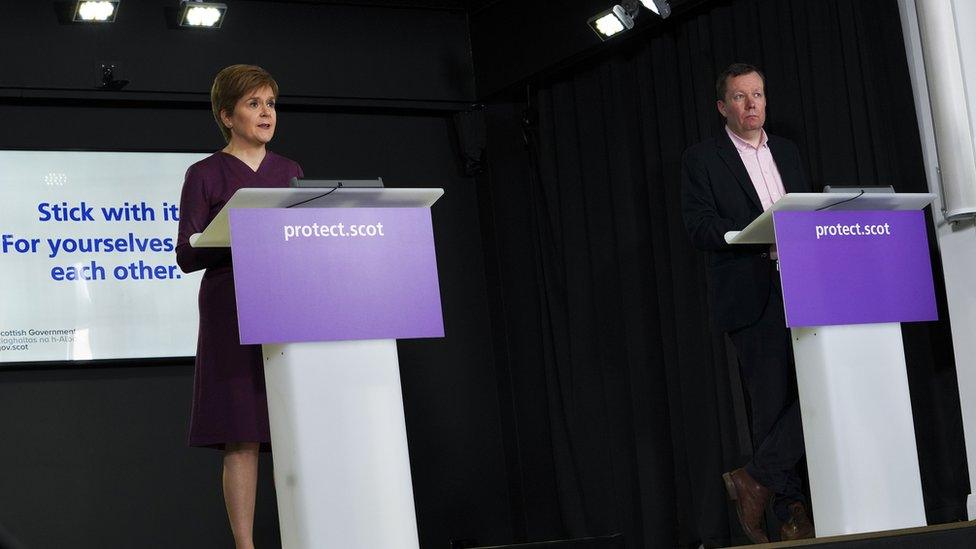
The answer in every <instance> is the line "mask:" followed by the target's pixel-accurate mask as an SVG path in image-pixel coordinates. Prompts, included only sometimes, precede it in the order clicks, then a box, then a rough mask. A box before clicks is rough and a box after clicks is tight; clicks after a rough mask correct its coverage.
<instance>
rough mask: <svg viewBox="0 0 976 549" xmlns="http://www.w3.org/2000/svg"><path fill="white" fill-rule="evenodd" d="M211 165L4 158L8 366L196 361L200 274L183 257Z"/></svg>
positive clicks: (116, 155) (81, 157) (48, 155)
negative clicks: (183, 241) (191, 170)
mask: <svg viewBox="0 0 976 549" xmlns="http://www.w3.org/2000/svg"><path fill="white" fill-rule="evenodd" d="M206 156H207V154H204V153H144V152H81V151H0V291H2V292H3V295H2V297H0V365H8V366H9V365H12V363H28V365H30V364H29V363H50V362H52V361H54V362H75V361H98V360H112V359H140V358H159V357H184V356H192V355H193V354H194V352H195V345H196V331H197V304H196V294H197V289H198V288H199V285H200V276H201V273H193V274H191V275H186V274H183V273H182V272H181V271H180V270H179V268H178V267H177V266H176V254H175V252H174V247H175V245H176V232H177V224H178V220H179V199H180V190H181V187H182V184H183V176H184V173H185V172H186V169H187V167H189V166H190V164H192V163H194V162H196V161H198V160H200V159H202V158H205V157H206ZM77 364H82V362H77Z"/></svg>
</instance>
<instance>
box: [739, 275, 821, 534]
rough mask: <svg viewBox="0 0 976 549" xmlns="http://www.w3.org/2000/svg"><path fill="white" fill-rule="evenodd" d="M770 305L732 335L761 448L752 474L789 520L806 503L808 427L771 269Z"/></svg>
mask: <svg viewBox="0 0 976 549" xmlns="http://www.w3.org/2000/svg"><path fill="white" fill-rule="evenodd" d="M770 276H771V277H772V279H773V282H772V283H771V284H770V292H769V300H768V301H767V303H766V308H765V309H764V311H763V314H762V316H761V317H760V318H759V320H758V321H757V322H756V323H755V324H752V325H750V326H746V327H744V328H740V329H738V330H735V331H732V332H729V337H730V338H731V339H732V343H733V344H734V345H735V350H736V353H737V354H738V357H739V373H740V375H741V376H742V383H743V387H745V389H746V391H747V392H748V396H749V403H750V408H751V416H752V417H751V423H752V425H751V429H752V441H753V445H754V446H755V448H754V452H753V455H752V460H751V461H750V462H749V463H747V464H746V466H745V469H746V471H747V472H748V473H749V474H750V475H752V477H753V478H754V479H756V481H758V482H759V483H761V484H762V485H763V486H766V487H767V488H769V489H770V490H772V491H773V492H774V493H775V494H776V499H775V500H774V503H773V509H774V511H775V512H776V515H777V516H778V517H779V518H780V520H787V519H789V516H790V514H789V510H788V505H789V504H791V503H793V502H798V501H799V502H803V501H804V499H805V498H804V497H803V485H802V481H801V479H800V476H799V474H798V473H797V471H796V465H797V463H799V461H800V459H802V458H803V455H804V448H803V427H802V424H801V420H800V403H799V400H798V399H797V389H796V370H795V366H794V363H793V346H792V344H791V341H790V332H789V329H788V328H786V315H785V313H784V311H783V294H782V289H781V287H780V282H779V273H778V272H776V270H775V268H773V266H772V265H771V268H770Z"/></svg>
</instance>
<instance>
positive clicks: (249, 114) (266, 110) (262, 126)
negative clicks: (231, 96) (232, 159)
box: [220, 86, 277, 146]
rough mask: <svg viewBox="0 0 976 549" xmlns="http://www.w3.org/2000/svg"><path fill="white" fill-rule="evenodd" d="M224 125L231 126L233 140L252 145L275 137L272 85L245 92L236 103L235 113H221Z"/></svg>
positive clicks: (261, 143)
mask: <svg viewBox="0 0 976 549" xmlns="http://www.w3.org/2000/svg"><path fill="white" fill-rule="evenodd" d="M220 117H221V119H222V120H223V121H224V125H226V126H227V127H228V128H230V133H231V141H234V140H238V141H243V142H244V143H246V144H248V145H252V146H260V145H264V144H266V143H267V142H268V141H271V138H272V137H274V131H275V121H276V119H277V115H276V114H275V96H274V92H272V91H271V87H270V86H264V87H263V88H257V89H254V90H251V91H250V92H248V93H245V94H244V96H243V97H241V98H240V99H239V100H238V101H237V104H236V105H234V114H232V115H229V116H228V115H227V112H226V111H224V112H222V113H221V115H220Z"/></svg>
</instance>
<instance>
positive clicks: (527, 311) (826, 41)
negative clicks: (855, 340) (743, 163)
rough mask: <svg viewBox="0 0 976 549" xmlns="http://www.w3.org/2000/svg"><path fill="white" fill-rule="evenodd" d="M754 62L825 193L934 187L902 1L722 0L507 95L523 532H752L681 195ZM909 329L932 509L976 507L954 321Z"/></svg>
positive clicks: (495, 116)
mask: <svg viewBox="0 0 976 549" xmlns="http://www.w3.org/2000/svg"><path fill="white" fill-rule="evenodd" d="M735 61H743V62H749V63H753V64H755V65H757V66H759V67H761V68H762V69H763V70H764V72H765V74H766V78H767V96H768V101H769V106H768V123H767V126H766V127H767V129H768V130H769V132H770V133H774V134H778V135H781V136H784V137H788V138H790V139H793V140H794V141H796V142H797V144H798V145H799V146H800V150H801V153H802V154H803V156H804V158H805V160H806V162H807V166H806V167H807V169H808V172H809V174H810V177H811V180H812V182H813V185H814V187H815V188H816V187H819V186H822V185H826V184H833V185H861V184H864V185H871V184H891V185H894V187H895V188H896V190H898V191H900V192H924V191H926V182H925V176H924V171H923V165H922V157H921V147H920V142H919V136H918V130H917V124H916V119H915V114H914V112H915V111H914V104H913V99H912V91H911V82H910V80H909V76H908V72H907V64H906V60H905V50H904V44H903V41H902V37H901V26H900V23H899V18H898V8H897V4H896V2H895V1H894V0H859V1H858V0H809V1H801V0H793V1H784V0H741V1H731V2H713V3H708V4H706V5H704V6H702V7H700V8H699V9H698V10H697V11H695V12H693V13H686V14H684V15H682V16H680V17H675V18H674V19H672V20H670V21H668V22H667V23H666V24H664V25H662V26H660V27H658V28H657V29H656V30H651V31H647V32H645V33H644V34H642V35H640V36H637V37H633V38H630V39H629V41H628V42H626V43H623V44H618V45H617V46H616V49H615V50H614V51H612V52H610V53H608V54H606V55H604V56H603V57H602V58H601V59H598V60H593V61H590V62H588V63H587V64H586V65H583V66H575V67H573V68H571V69H569V70H567V71H565V72H563V73H562V74H557V75H555V76H550V77H547V78H546V79H544V80H543V81H542V82H541V83H538V84H537V85H535V86H533V87H532V88H531V90H530V92H529V94H528V96H527V100H528V104H517V103H499V104H494V105H491V106H489V109H488V117H487V118H488V136H489V142H488V168H489V169H488V173H487V174H485V175H483V176H481V178H480V179H479V185H480V190H479V192H480V194H479V199H480V202H481V215H482V233H483V234H482V236H483V238H484V241H485V246H486V253H487V255H488V257H487V259H488V261H487V265H488V273H487V274H488V280H489V289H490V303H491V306H492V311H491V316H492V323H493V333H494V349H495V355H496V357H495V358H496V364H497V368H498V372H497V373H498V376H497V379H498V392H499V395H500V399H501V410H502V415H501V422H502V426H503V435H504V441H505V450H506V459H507V472H508V478H509V492H510V494H511V502H510V503H511V509H512V517H513V525H514V531H515V532H516V535H517V537H518V538H519V540H520V541H537V540H544V539H559V538H565V537H583V536H590V535H601V534H606V533H611V532H621V533H623V534H624V535H625V537H626V541H627V546H628V547H630V548H644V547H674V546H697V545H698V544H699V543H704V544H705V545H706V546H716V545H722V544H728V543H732V542H745V541H746V540H745V538H744V537H743V536H742V534H741V533H740V532H739V530H738V527H737V526H736V520H735V517H734V514H733V512H731V510H730V508H729V506H728V504H727V502H726V499H725V494H724V491H723V487H722V484H721V479H720V475H721V473H722V472H723V471H726V470H730V469H732V468H734V467H736V466H739V465H741V464H742V463H743V462H744V461H745V460H746V459H747V457H748V455H749V454H750V453H751V443H750V441H749V440H748V437H747V436H744V435H743V429H742V419H743V418H742V417H741V416H742V413H741V410H742V406H741V402H740V401H741V398H740V397H739V396H738V395H739V391H740V389H739V387H738V378H737V373H736V369H735V364H734V360H731V361H730V359H729V351H728V348H727V346H726V342H725V339H724V336H723V335H722V334H721V333H718V332H716V331H715V330H714V329H713V328H712V327H711V325H710V319H709V308H708V303H707V298H706V294H707V292H706V282H705V270H704V266H705V263H704V255H703V254H702V253H700V252H698V251H696V250H694V249H693V248H692V247H691V245H690V243H689V241H688V238H687V236H686V233H685V230H684V227H683V225H682V222H681V218H680V211H681V208H680V193H679V173H680V158H681V153H682V151H683V150H684V149H685V148H686V147H687V146H689V145H691V144H693V143H696V142H698V141H700V140H702V139H704V138H706V137H708V136H710V135H714V134H715V132H717V131H721V119H720V118H719V116H718V114H717V112H716V109H715V98H714V93H715V92H714V79H715V75H716V73H717V72H718V71H720V70H721V69H723V68H724V67H726V66H727V65H729V64H730V63H732V62H735ZM932 243H933V245H934V239H933V240H932ZM933 259H934V260H936V263H935V270H936V278H937V279H941V270H940V268H939V265H938V263H937V254H935V253H934V252H933ZM940 291H941V290H940ZM942 295H944V292H942ZM943 301H944V298H943ZM941 316H942V318H943V319H944V318H946V314H945V308H944V303H943V307H942V312H941ZM904 333H905V344H906V349H907V356H908V361H909V376H910V383H911V387H912V398H913V405H914V407H915V419H916V427H917V431H918V433H919V435H918V442H919V451H920V458H921V467H922V474H923V485H924V486H923V487H924V491H925V497H926V506H927V510H928V513H929V518H930V521H932V522H939V521H946V520H954V519H958V518H964V517H965V510H964V498H965V494H966V493H967V492H968V479H967V477H966V464H965V449H964V445H963V439H962V429H961V419H960V414H959V403H958V391H957V389H956V381H955V370H954V365H953V363H952V351H951V339H950V337H949V334H948V325H947V323H946V322H945V321H942V322H938V323H926V324H917V325H911V326H906V328H905V330H904ZM737 410H738V414H737Z"/></svg>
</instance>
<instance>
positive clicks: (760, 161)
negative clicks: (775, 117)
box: [725, 126, 786, 211]
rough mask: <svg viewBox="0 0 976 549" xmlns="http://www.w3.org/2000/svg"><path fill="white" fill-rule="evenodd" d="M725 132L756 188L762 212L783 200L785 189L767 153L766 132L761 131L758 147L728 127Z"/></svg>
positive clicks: (774, 164) (771, 157)
mask: <svg viewBox="0 0 976 549" xmlns="http://www.w3.org/2000/svg"><path fill="white" fill-rule="evenodd" d="M725 131H726V132H728V134H729V138H730V139H731V140H732V144H733V145H735V149H736V150H737V151H739V157H740V158H742V163H743V164H745V166H746V171H747V172H749V179H751V180H752V186H753V187H755V188H756V194H758V195H759V202H761V203H762V208H763V211H766V210H768V209H769V207H770V206H772V205H773V202H776V201H777V200H779V199H780V198H783V195H784V194H786V188H785V187H783V178H782V177H780V175H779V170H778V169H776V162H774V161H773V153H771V152H770V151H769V144H768V142H769V137H768V136H767V135H766V130H763V131H762V139H761V140H760V141H759V146H758V147H753V146H752V144H751V143H749V142H748V141H746V140H745V139H742V138H741V137H739V136H738V135H735V133H733V132H732V130H730V129H729V127H728V126H726V127H725Z"/></svg>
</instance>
